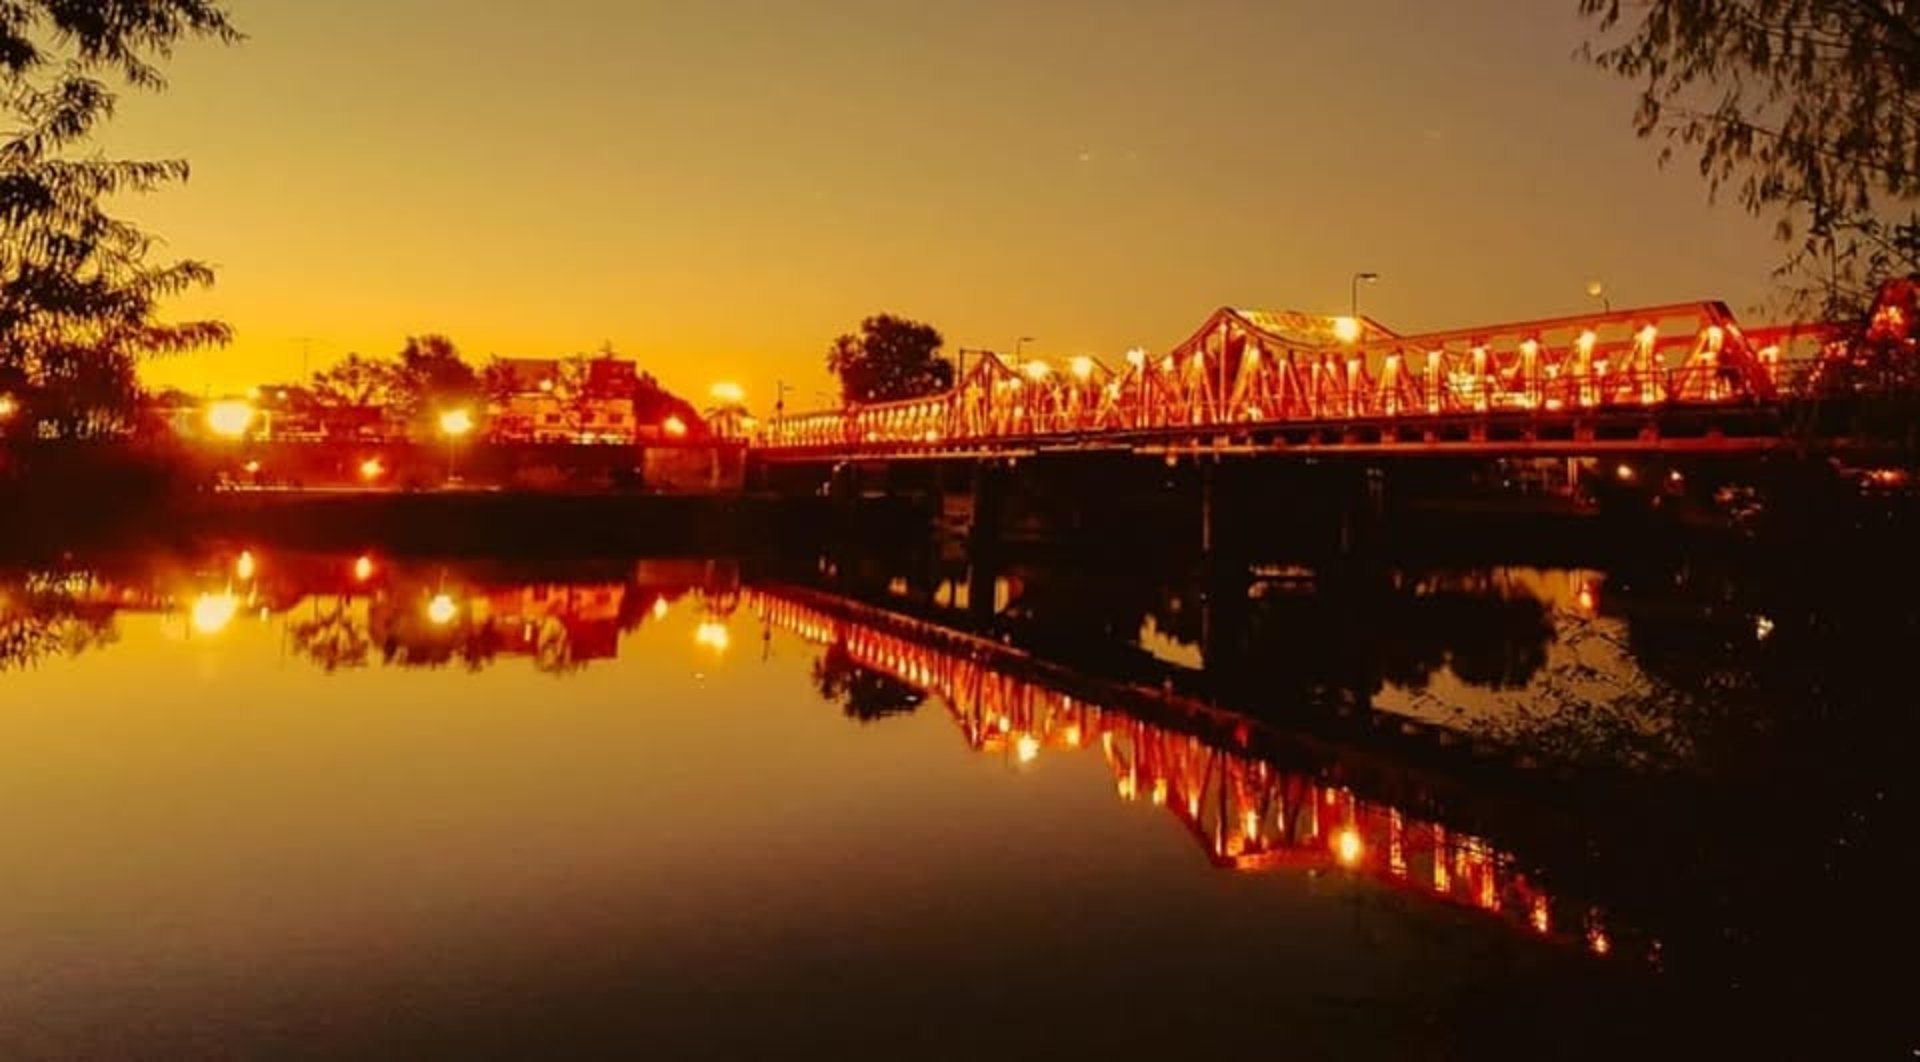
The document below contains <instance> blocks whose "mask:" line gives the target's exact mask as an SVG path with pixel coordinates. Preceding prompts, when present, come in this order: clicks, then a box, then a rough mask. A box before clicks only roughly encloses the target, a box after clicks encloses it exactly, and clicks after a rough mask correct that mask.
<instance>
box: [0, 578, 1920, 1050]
mask: <svg viewBox="0 0 1920 1062" xmlns="http://www.w3.org/2000/svg"><path fill="white" fill-rule="evenodd" d="M1876 548H1877V547H1876ZM1788 556H1795V555H1793V554H1789V555H1788ZM1797 556H1798V559H1797V560H1796V561H1794V562H1793V563H1780V558H1779V556H1773V557H1771V558H1770V557H1769V556H1768V555H1767V554H1765V553H1762V552H1756V551H1751V550H1749V548H1748V547H1738V548H1734V547H1725V546H1721V547H1715V548H1713V549H1706V550H1695V551H1686V550H1680V551H1675V552H1673V553H1671V554H1667V555H1663V556H1660V557H1657V558H1656V557H1649V556H1636V557H1635V559H1633V560H1631V561H1623V560H1621V559H1620V558H1617V557H1616V558H1612V559H1607V560H1602V561H1597V562H1595V563H1593V564H1588V565H1579V566H1574V565H1567V564H1552V565H1544V566H1543V565H1541V564H1539V563H1524V562H1514V563H1486V562H1485V561H1484V560H1479V561H1474V562H1471V563H1462V562H1451V563H1449V562H1442V561H1423V562H1419V563H1394V564H1378V565H1361V564H1353V563H1342V564H1328V563H1321V564H1317V565H1301V564H1292V563H1281V562H1272V563H1263V564H1259V565H1255V566H1253V567H1252V568H1250V569H1247V570H1236V571H1233V572H1230V573H1224V574H1223V573H1220V572H1217V571H1213V572H1210V571H1208V570H1207V569H1206V568H1205V567H1204V566H1201V565H1197V564H1193V563H1188V562H1184V561H1177V560H1167V561H1165V562H1157V563H1153V564H1145V563H1142V564H1127V565H1121V566H1117V567H1116V566H1113V565H1099V564H1093V563H1091V562H1089V561H1087V560H1086V558H1081V557H1074V556H1071V555H1069V556H1060V555H1040V556H1030V557H1020V556H1017V555H1015V556H1010V557H1008V558H1002V559H1001V561H1000V563H999V564H998V565H997V567H996V569H995V570H993V571H990V572H982V571H979V570H976V569H975V568H974V567H972V566H970V565H969V564H968V563H967V559H966V558H965V557H964V556H961V555H959V554H958V553H957V552H956V551H954V550H953V549H951V548H948V549H946V550H941V549H938V548H933V549H927V548H919V549H906V550H902V551H899V552H898V553H895V554H879V555H864V556H860V557H857V558H855V557H821V558H814V557H807V558H804V559H802V560H801V561H800V562H797V563H796V562H794V561H791V560H789V561H786V562H780V563H775V562H771V561H766V560H761V559H754V558H745V559H739V558H712V559H694V560H687V559H676V560H661V559H653V560H649V559H618V560H606V561H593V562H570V563H564V564H556V563H538V562H528V561H506V560H500V561H486V560H475V559H471V558H469V559H464V560H460V561H441V560H434V559H431V558H401V557H394V556H389V555H386V554H384V553H382V552H381V551H378V550H369V551H366V552H346V553H338V554H323V553H303V552H295V551H291V550H285V549H278V548H275V547H274V546H272V545H271V544H264V543H239V542H235V543H221V544H206V545H201V546H193V547H182V548H173V549H167V550H147V551H138V552H119V553H110V554H101V555H86V554H75V555H69V556H63V557H59V558H53V559H46V558H42V559H38V560H34V561H22V562H18V563H14V564H11V565H9V566H6V567H5V568H4V569H0V840H3V841H4V843H5V846H6V850H7V852H8V855H9V861H8V870H7V872H6V873H5V874H4V875H0V1056H4V1057H7V1058H74V1057H114V1058H117V1057H156V1058H159V1057H169V1058H170V1057H260V1058H267V1057H271V1058H278V1057H302V1056H329V1057H457V1058H471V1057H501V1056H520V1057H525V1056H549V1057H603V1056H620V1057H626V1056H634V1055H644V1054H652V1055H654V1056H658V1057H683V1056H697V1057H743V1056H744V1057H792V1056H795V1055H801V1056H805V1057H885V1058H895V1057H955V1058H991V1057H1014V1058H1026V1057H1086V1056H1105V1057H1127V1058H1130V1057H1190V1056H1194V1055H1199V1054H1213V1053H1218V1052H1226V1051H1235V1052H1243V1051H1245V1052H1258V1053H1260V1054H1261V1055H1263V1056H1266V1055H1273V1056H1286V1057H1329V1058H1344V1057H1366V1058H1406V1057H1419V1058H1455V1057H1458V1058H1472V1057H1488V1056H1505V1057H1527V1058H1542V1057H1589V1056H1592V1057H1599V1056H1608V1057H1617V1056H1618V1055H1619V1054H1620V1053H1623V1052H1627V1051H1632V1052H1634V1053H1636V1054H1640V1055H1650V1056H1656V1057H1666V1056H1673V1057H1701V1056H1703V1055H1704V1056H1717V1055H1724V1054H1736V1053H1737V1054H1755V1055H1758V1056H1760V1057H1812V1056H1827V1057H1833V1056H1843V1057H1908V1056H1909V1053H1910V1052H1911V1051H1912V1050H1913V1049H1915V1048H1920V1035H1915V1028H1914V1026H1915V1025H1916V1024H1917V1023H1916V1022H1914V1021H1913V1020H1912V1019H1911V1018H1910V1015H1909V1013H1908V1011H1909V1009H1910V997H1911V990H1912V985H1913V977H1912V975H1911V966H1910V962H1911V955H1912V950H1911V949H1912V946H1913V944H1914V943H1915V932H1914V929H1915V924H1916V919H1915V915H1914V912H1913V905H1912V901H1911V899H1910V895H1911V889H1912V887H1913V882H1914V881H1915V877H1914V874H1913V870H1914V869H1915V868H1914V866H1913V863H1914V857H1913V837H1914V826H1915V823H1916V821H1917V820H1916V818H1915V814H1914V813H1915V801H1914V796H1915V784H1914V776H1913V763H1914V761H1913V752H1914V749H1915V747H1916V741H1915V729H1916V728H1915V726H1914V717H1915V705H1914V704H1913V700H1914V698H1913V694H1912V682H1911V668H1910V664H1909V661H1910V660H1911V659H1912V656H1913V653H1914V652H1915V649H1916V645H1917V644H1920V643H1916V641H1915V635H1916V633H1920V628H1917V627H1916V623H1915V619H1914V617H1915V611H1916V610H1915V608H1914V606H1913V598H1912V593H1913V582H1912V579H1911V574H1910V572H1911V568H1912V564H1911V562H1910V561H1908V560H1907V559H1905V558H1902V557H1898V556H1895V555H1892V554H1888V553H1884V552H1883V553H1875V552H1873V551H1871V550H1863V551H1861V552H1859V553H1857V554H1852V555H1850V554H1847V553H1845V552H1831V551H1830V552H1826V553H1824V554H1817V555H1804V554H1803V555H1797Z"/></svg>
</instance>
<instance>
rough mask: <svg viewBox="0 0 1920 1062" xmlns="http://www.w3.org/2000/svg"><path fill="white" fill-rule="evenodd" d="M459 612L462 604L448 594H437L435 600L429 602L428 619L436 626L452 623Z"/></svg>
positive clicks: (434, 596)
mask: <svg viewBox="0 0 1920 1062" xmlns="http://www.w3.org/2000/svg"><path fill="white" fill-rule="evenodd" d="M459 614H460V606H459V605H458V604H457V603H456V602H455V601H454V600H453V598H452V597H450V596H448V595H446V594H435V595H433V600H431V601H429V602H427V621H428V622H430V623H432V624H433V625H434V626H436V627H444V626H446V625H447V624H449V623H452V622H453V620H454V617H456V616H458V615H459Z"/></svg>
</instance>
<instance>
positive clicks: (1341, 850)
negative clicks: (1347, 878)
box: [1333, 826, 1366, 866]
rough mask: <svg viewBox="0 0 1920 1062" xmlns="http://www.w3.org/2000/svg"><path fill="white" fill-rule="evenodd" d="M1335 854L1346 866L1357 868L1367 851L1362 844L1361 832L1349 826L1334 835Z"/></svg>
mask: <svg viewBox="0 0 1920 1062" xmlns="http://www.w3.org/2000/svg"><path fill="white" fill-rule="evenodd" d="M1333 854H1334V857H1335V858H1337V859H1339V860H1340V862H1341V863H1342V864H1344V865H1346V866H1355V865H1357V864H1358V863H1359V862H1360V857H1361V856H1363V855H1365V854H1366V849H1365V847H1364V846H1362V845H1361V843H1360V831H1359V830H1356V829H1354V828H1353V827H1351V826H1349V827H1347V828H1346V829H1344V830H1341V831H1340V832H1339V833H1336V834H1334V835H1333Z"/></svg>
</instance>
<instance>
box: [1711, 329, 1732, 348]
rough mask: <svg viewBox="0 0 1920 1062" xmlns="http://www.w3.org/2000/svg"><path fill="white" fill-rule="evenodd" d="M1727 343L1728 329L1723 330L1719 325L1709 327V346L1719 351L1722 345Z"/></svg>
mask: <svg viewBox="0 0 1920 1062" xmlns="http://www.w3.org/2000/svg"><path fill="white" fill-rule="evenodd" d="M1726 341H1727V331H1726V329H1724V328H1721V327H1720V326H1719V325H1708V326H1707V346H1709V347H1711V348H1712V349H1714V350H1719V349H1720V347H1721V345H1722V344H1724V343H1725V342H1726Z"/></svg>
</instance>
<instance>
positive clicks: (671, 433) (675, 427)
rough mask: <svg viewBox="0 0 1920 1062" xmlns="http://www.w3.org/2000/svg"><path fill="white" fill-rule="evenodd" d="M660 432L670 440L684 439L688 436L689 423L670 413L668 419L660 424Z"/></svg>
mask: <svg viewBox="0 0 1920 1062" xmlns="http://www.w3.org/2000/svg"><path fill="white" fill-rule="evenodd" d="M660 430H661V431H662V432H664V433H666V436H667V437H668V438H670V439H683V438H685V437H686V434H687V422H686V421H684V420H681V419H680V416H679V414H677V413H669V414H668V415H667V419H665V420H663V421H661V422H660Z"/></svg>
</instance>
